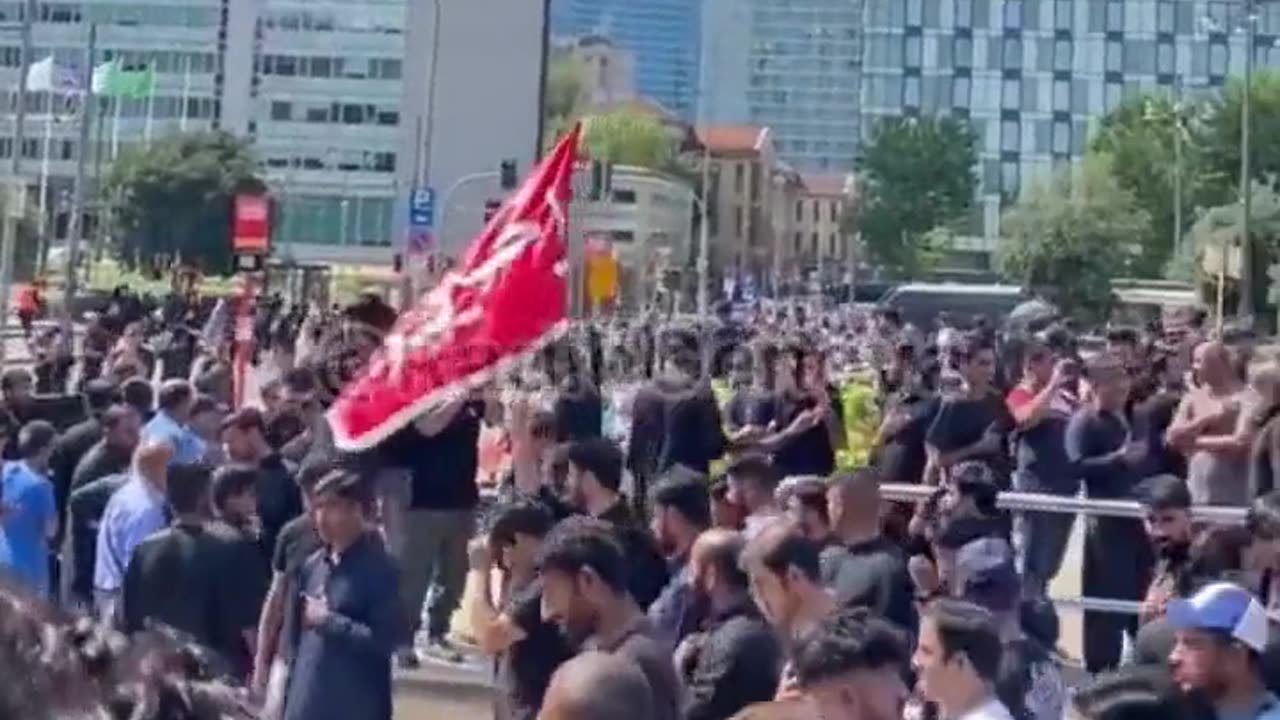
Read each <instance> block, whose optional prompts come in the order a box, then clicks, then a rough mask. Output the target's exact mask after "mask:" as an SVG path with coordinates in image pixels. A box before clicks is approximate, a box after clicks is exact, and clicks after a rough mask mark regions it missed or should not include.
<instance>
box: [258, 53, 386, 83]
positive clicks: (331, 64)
mask: <svg viewBox="0 0 1280 720" xmlns="http://www.w3.org/2000/svg"><path fill="white" fill-rule="evenodd" d="M401 66H402V63H401V61H400V59H399V58H365V57H332V56H325V55H300V56H299V55H263V56H262V57H261V58H259V59H258V62H257V67H258V71H259V72H261V73H262V74H263V75H279V76H281V77H311V78H368V79H372V80H399V79H400V73H401Z"/></svg>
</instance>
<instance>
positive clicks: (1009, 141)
mask: <svg viewBox="0 0 1280 720" xmlns="http://www.w3.org/2000/svg"><path fill="white" fill-rule="evenodd" d="M1021 133H1022V128H1021V126H1020V123H1019V122H1018V121H1017V120H1002V121H1001V122H1000V149H1001V150H1003V151H1005V152H1017V151H1018V149H1019V148H1020V147H1022V138H1021Z"/></svg>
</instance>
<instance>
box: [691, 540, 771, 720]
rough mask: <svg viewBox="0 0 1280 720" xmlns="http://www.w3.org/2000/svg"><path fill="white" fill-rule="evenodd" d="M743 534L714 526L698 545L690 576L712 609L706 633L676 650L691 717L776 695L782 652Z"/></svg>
mask: <svg viewBox="0 0 1280 720" xmlns="http://www.w3.org/2000/svg"><path fill="white" fill-rule="evenodd" d="M742 547H743V541H742V537H741V536H740V535H739V534H738V533H735V532H732V531H729V530H709V531H707V532H704V533H703V534H702V535H700V536H699V537H698V539H697V541H696V542H695V543H694V544H693V549H692V552H691V556H690V561H689V565H690V568H691V570H690V575H691V578H692V579H691V583H692V586H693V594H694V596H695V597H696V598H697V599H696V602H697V603H698V604H699V605H703V606H705V607H707V608H708V610H709V613H710V615H709V618H708V621H707V623H706V625H705V627H704V630H703V632H701V633H698V634H696V635H690V636H689V637H688V638H686V639H685V640H684V642H683V643H682V644H681V646H680V647H679V649H678V650H677V651H676V656H675V660H676V668H677V670H678V671H679V672H680V673H681V675H682V676H683V678H684V686H685V695H684V703H683V706H682V708H681V715H682V717H683V718H684V719H685V720H719V719H720V718H727V717H732V716H733V714H734V713H736V712H738V711H739V710H741V709H742V708H744V707H746V706H748V705H750V704H752V703H757V702H764V701H766V700H769V699H770V698H772V697H773V694H774V690H775V687H776V685H777V682H778V676H779V674H780V673H781V671H782V653H781V650H780V648H779V647H778V642H777V640H776V638H775V637H774V635H773V632H772V631H771V630H770V629H769V626H768V624H767V623H766V622H765V621H764V619H763V618H761V617H760V612H759V611H758V610H757V609H756V606H755V603H753V602H752V600H751V594H750V590H749V583H748V581H747V575H746V573H745V572H743V571H742V567H741V565H739V560H740V559H741V555H742Z"/></svg>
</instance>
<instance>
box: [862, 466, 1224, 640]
mask: <svg viewBox="0 0 1280 720" xmlns="http://www.w3.org/2000/svg"><path fill="white" fill-rule="evenodd" d="M935 489H936V488H934V487H931V486H928V485H903V484H884V485H881V486H880V495H881V496H882V497H883V498H884V499H885V500H894V501H897V502H917V501H921V500H925V499H927V498H928V497H929V496H930V495H932V494H933V492H934V490H935ZM996 506H997V507H1000V508H1002V509H1004V510H1015V511H1016V510H1024V511H1032V512H1051V513H1070V514H1072V515H1093V516H1097V517H1124V518H1141V517H1143V510H1142V504H1141V503H1138V502H1137V501H1135V500H1098V499H1090V498H1086V497H1079V496H1071V495H1045V494H1042V493H1023V492H1002V493H1000V495H999V496H998V497H997V499H996ZM1246 512H1247V511H1246V510H1245V508H1238V507H1222V506H1212V505H1199V506H1196V507H1193V508H1192V509H1191V515H1192V517H1193V518H1194V519H1195V520H1198V521H1201V522H1206V523H1210V524H1214V525H1243V524H1244V521H1245V514H1246ZM1050 600H1052V601H1053V604H1054V605H1055V606H1057V607H1070V608H1075V609H1079V610H1096V611H1099V612H1113V613H1128V614H1130V615H1135V614H1137V613H1138V608H1139V607H1140V604H1139V603H1136V602H1133V601H1131V600H1115V599H1111V598H1097V597H1078V598H1058V597H1054V598H1050Z"/></svg>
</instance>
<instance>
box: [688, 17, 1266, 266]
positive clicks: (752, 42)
mask: <svg viewBox="0 0 1280 720" xmlns="http://www.w3.org/2000/svg"><path fill="white" fill-rule="evenodd" d="M706 12H707V15H706V21H705V28H706V35H707V37H708V38H709V39H708V41H707V44H706V45H705V46H704V55H703V58H704V61H705V62H706V63H707V66H706V68H705V70H704V72H705V73H706V76H707V78H708V84H709V85H710V86H711V87H712V88H713V89H714V90H713V91H712V92H708V93H707V94H706V95H705V96H704V100H705V101H706V105H707V107H706V113H707V114H708V116H709V117H712V118H714V119H715V120H716V121H717V122H733V121H749V122H753V123H758V124H761V125H767V126H769V127H770V128H771V129H772V130H773V132H774V141H775V143H776V145H777V148H778V155H779V157H781V158H783V159H784V160H786V161H787V162H789V163H792V164H793V165H795V166H796V167H797V168H801V169H805V168H830V169H832V170H836V171H842V170H845V169H849V168H853V167H855V166H856V160H857V158H858V157H859V155H860V148H861V146H862V145H863V144H864V143H865V142H866V141H867V140H868V139H870V138H871V137H872V136H873V134H874V132H875V128H876V126H877V124H878V123H879V122H880V121H881V120H883V119H884V118H886V117H897V116H903V115H928V114H934V113H946V114H955V115H958V116H961V117H967V118H969V119H970V121H971V122H972V123H973V126H974V128H975V130H976V131H977V133H978V138H979V167H978V168H977V169H978V175H979V181H980V184H981V190H980V194H981V198H980V203H979V205H978V207H977V208H976V211H975V213H974V217H973V218H972V222H971V224H970V230H971V235H972V237H971V238H970V239H969V240H967V241H962V248H963V249H966V250H971V251H976V252H980V253H983V254H985V252H986V251H988V250H990V249H991V248H992V247H994V242H995V241H994V239H995V238H996V237H998V235H999V215H1000V210H1001V208H1002V206H1003V204H1004V203H1006V202H1007V201H1008V200H1010V199H1012V198H1015V197H1017V196H1018V194H1019V193H1020V192H1021V190H1022V188H1023V187H1024V186H1025V185H1026V184H1027V183H1028V182H1029V181H1031V180H1033V179H1035V178H1039V177H1044V176H1045V175H1047V174H1048V173H1049V172H1050V171H1051V170H1052V168H1053V167H1054V166H1055V164H1057V163H1061V162H1068V161H1071V160H1072V159H1075V158H1078V157H1080V155H1082V154H1083V152H1084V150H1085V147H1086V144H1087V142H1088V138H1089V133H1090V131H1091V129H1092V128H1093V127H1094V126H1095V125H1096V122H1097V121H1098V120H1099V119H1100V118H1101V117H1103V116H1104V115H1105V114H1106V113H1107V112H1108V111H1110V110H1111V109H1113V108H1114V107H1116V105H1117V104H1118V103H1119V102H1121V100H1123V99H1124V98H1126V97H1131V96H1133V95H1136V94H1138V93H1143V92H1157V93H1168V94H1170V95H1171V96H1174V97H1190V96H1198V95H1205V94H1212V93H1214V92H1216V91H1217V89H1219V88H1220V87H1221V86H1222V85H1223V84H1224V83H1225V80H1226V78H1227V77H1228V76H1230V75H1238V74H1240V73H1241V71H1242V69H1243V65H1244V58H1245V48H1246V43H1247V38H1248V37H1249V36H1250V33H1249V32H1246V30H1247V29H1248V28H1249V26H1250V25H1252V35H1253V37H1254V48H1255V50H1254V52H1255V65H1256V66H1257V67H1260V68H1261V67H1268V66H1270V67H1277V66H1280V47H1278V46H1277V39H1278V38H1280V3H1269V2H1258V3H1256V9H1255V11H1254V13H1253V15H1252V19H1250V17H1251V16H1250V15H1249V14H1248V13H1247V12H1246V3H1244V2H1242V0H899V1H895V2H879V1H876V2H872V1H870V0H852V1H850V0H791V1H790V2H785V3H783V2H767V0H708V2H707V7H706ZM744 17H749V18H750V22H735V21H734V20H733V19H734V18H737V19H738V20H741V19H742V18H744ZM744 49H745V50H744ZM851 113H852V114H851ZM965 243H967V244H965Z"/></svg>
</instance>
